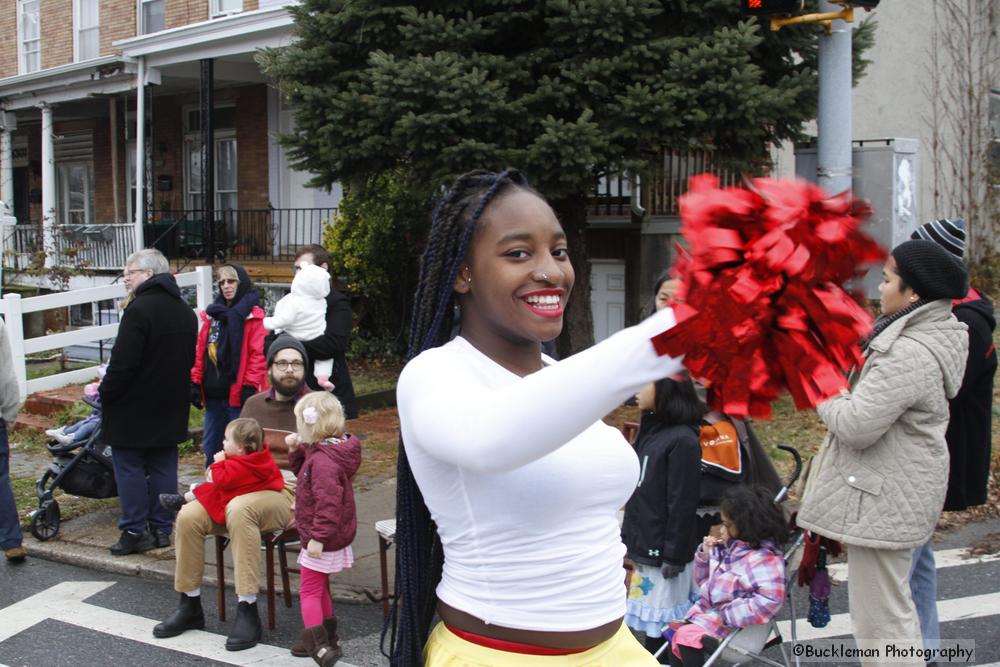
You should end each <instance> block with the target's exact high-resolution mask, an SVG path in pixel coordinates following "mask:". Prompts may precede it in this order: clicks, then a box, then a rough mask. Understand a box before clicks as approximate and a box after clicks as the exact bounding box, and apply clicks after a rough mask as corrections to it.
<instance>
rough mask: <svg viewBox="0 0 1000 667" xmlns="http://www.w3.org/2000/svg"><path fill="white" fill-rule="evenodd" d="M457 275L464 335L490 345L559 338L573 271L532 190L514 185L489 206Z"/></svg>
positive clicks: (556, 227) (546, 209)
mask: <svg viewBox="0 0 1000 667" xmlns="http://www.w3.org/2000/svg"><path fill="white" fill-rule="evenodd" d="M466 259H467V261H466V266H464V267H463V268H462V270H461V271H459V274H458V277H457V278H456V280H455V287H454V288H455V291H456V292H457V293H458V296H459V299H460V303H461V305H462V335H463V336H465V337H466V338H467V339H469V340H470V341H471V342H473V343H474V344H476V345H477V347H480V349H483V350H484V351H487V352H488V351H489V350H490V349H496V348H491V346H493V345H501V346H510V345H511V344H513V345H515V346H521V345H536V346H537V345H539V344H540V343H541V342H543V341H547V340H551V339H553V338H555V337H557V336H558V335H559V333H560V332H561V331H562V325H563V311H564V310H565V308H566V301H567V299H568V298H569V293H570V290H571V289H573V282H574V280H575V277H576V276H575V274H574V273H573V267H572V265H571V264H570V261H569V251H568V248H567V245H566V234H565V233H564V232H563V229H562V227H561V226H560V224H559V221H558V220H557V219H556V216H555V213H554V212H553V211H552V208H551V207H550V206H549V205H548V204H547V203H545V201H543V200H542V199H541V198H539V197H538V196H537V195H534V194H532V193H530V192H527V191H523V190H515V191H513V192H510V193H509V194H506V195H504V196H503V197H501V198H499V199H497V200H494V201H493V202H491V203H490V204H489V206H487V208H486V210H485V211H484V212H483V215H482V218H481V219H480V221H479V226H478V228H477V229H476V231H475V233H474V235H473V238H472V244H471V246H470V249H469V254H468V257H467V258H466Z"/></svg>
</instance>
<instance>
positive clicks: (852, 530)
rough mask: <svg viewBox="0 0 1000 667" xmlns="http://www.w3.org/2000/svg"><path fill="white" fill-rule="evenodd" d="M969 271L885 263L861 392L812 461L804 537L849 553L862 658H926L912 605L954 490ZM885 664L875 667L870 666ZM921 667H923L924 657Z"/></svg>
mask: <svg viewBox="0 0 1000 667" xmlns="http://www.w3.org/2000/svg"><path fill="white" fill-rule="evenodd" d="M967 282H968V276H967V273H966V269H965V267H964V265H962V263H961V262H959V261H957V260H956V259H955V258H954V257H952V256H951V255H950V254H948V252H947V251H945V250H944V249H943V248H941V247H940V246H938V245H937V244H935V243H933V242H931V241H922V240H921V241H907V242H905V243H902V244H900V245H899V246H897V247H896V248H895V249H894V250H893V251H892V255H891V256H890V257H889V259H888V260H887V261H886V264H885V267H884V269H883V272H882V283H881V284H880V286H879V293H880V296H881V300H880V301H881V309H882V315H881V316H880V317H879V318H878V319H877V320H876V321H875V326H874V331H873V333H872V335H871V337H870V338H869V339H868V341H866V343H865V362H864V365H863V366H862V367H861V370H860V371H859V372H857V373H855V374H853V375H852V378H851V384H852V389H851V391H850V393H847V392H844V393H843V394H841V395H840V396H838V397H835V398H832V399H830V400H828V401H826V402H824V403H822V404H820V405H819V406H818V408H817V411H818V413H819V416H820V418H821V419H822V420H823V422H824V423H825V424H826V426H827V428H828V429H829V434H828V435H827V437H826V440H825V441H824V443H823V446H822V447H821V448H820V451H819V453H818V454H817V455H816V458H815V459H814V461H813V462H812V466H811V468H812V469H811V471H810V473H809V477H808V480H807V482H806V487H805V492H804V494H803V498H802V506H801V509H800V510H799V515H798V523H799V526H801V527H802V528H805V529H808V530H811V531H813V532H814V533H818V534H820V535H823V536H825V537H829V538H833V539H836V540H839V541H841V542H844V543H845V544H847V545H848V589H847V592H848V599H849V604H850V612H851V625H852V632H853V634H854V637H855V639H856V640H857V643H858V647H859V648H861V649H877V650H879V651H880V655H881V656H882V657H883V658H884V657H885V644H886V643H895V644H896V645H897V646H904V645H905V646H913V647H915V648H920V647H921V641H920V626H919V623H918V620H917V612H916V608H915V607H914V604H913V600H912V598H911V595H910V588H909V572H910V562H911V558H912V554H913V550H914V548H915V547H918V546H920V545H921V544H923V543H925V542H926V541H927V540H928V539H929V538H930V537H931V534H932V533H933V532H934V526H935V525H936V523H937V519H938V516H939V515H940V513H941V508H942V506H943V504H944V496H945V488H946V485H947V480H948V447H947V444H946V443H945V437H944V436H945V430H946V429H947V427H948V399H949V398H951V397H953V396H954V395H955V394H956V392H957V391H958V388H959V386H960V385H961V383H962V375H963V373H964V371H965V362H966V356H967V354H968V335H967V333H966V326H965V325H964V324H962V323H961V322H959V321H958V320H956V319H955V317H954V315H952V314H951V299H953V298H958V297H961V296H964V295H965V292H966V289H967ZM881 662H882V660H878V659H866V660H864V661H863V664H865V665H869V664H879V663H881ZM906 664H912V665H914V666H915V667H923V665H924V659H923V658H922V657H919V656H917V655H914V657H913V660H912V663H910V662H907V663H906Z"/></svg>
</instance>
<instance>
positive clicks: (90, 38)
mask: <svg viewBox="0 0 1000 667" xmlns="http://www.w3.org/2000/svg"><path fill="white" fill-rule="evenodd" d="M73 5H74V7H73V24H74V25H75V26H76V59H77V60H90V59H91V58H96V57H98V56H99V55H101V45H100V43H99V42H100V34H101V33H100V27H99V25H98V20H97V17H98V9H97V5H98V0H76V2H74V3H73Z"/></svg>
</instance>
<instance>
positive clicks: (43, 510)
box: [31, 500, 59, 542]
mask: <svg viewBox="0 0 1000 667" xmlns="http://www.w3.org/2000/svg"><path fill="white" fill-rule="evenodd" d="M58 532H59V503H57V502H56V501H54V500H47V501H45V502H43V503H42V506H41V507H39V508H38V509H37V510H35V511H34V512H32V513H31V534H32V535H34V536H35V538H36V539H38V540H41V541H42V542H44V541H46V540H51V539H52V538H53V537H55V536H56V534H57V533H58Z"/></svg>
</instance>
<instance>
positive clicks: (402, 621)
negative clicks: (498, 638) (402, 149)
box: [381, 169, 537, 667]
mask: <svg viewBox="0 0 1000 667" xmlns="http://www.w3.org/2000/svg"><path fill="white" fill-rule="evenodd" d="M513 189H518V190H528V191H530V192H534V190H532V189H531V187H530V186H529V185H528V182H527V179H526V178H525V177H524V175H523V174H522V173H521V172H519V171H517V170H514V169H509V170H507V171H503V172H500V173H494V172H488V171H481V170H477V171H470V172H468V173H466V174H463V175H462V176H460V177H459V178H458V179H457V180H456V181H455V183H454V184H453V185H452V186H451V187H450V188H449V189H448V190H447V191H446V192H445V193H444V194H443V195H441V197H440V198H439V199H438V202H437V204H436V206H435V207H434V211H433V213H432V219H431V229H430V234H429V236H428V239H427V247H426V248H425V250H424V254H423V256H422V258H421V261H420V279H419V282H418V283H417V291H416V296H415V298H414V305H413V317H412V319H411V322H410V338H409V342H410V344H409V349H408V351H407V354H406V358H407V360H410V359H412V358H414V357H416V356H417V355H418V354H420V353H421V352H423V351H424V350H427V349H430V348H432V347H437V346H439V345H443V344H444V343H446V342H447V341H448V339H449V338H450V336H451V332H452V328H453V326H454V324H455V321H454V320H455V315H454V310H455V298H454V291H453V288H454V284H455V279H456V277H457V276H458V272H459V271H460V270H461V268H462V265H463V262H464V261H465V257H466V254H467V253H468V251H469V246H470V244H471V241H472V236H473V232H474V231H475V229H476V226H477V224H478V222H479V219H480V218H481V217H482V215H483V211H484V210H485V209H486V207H487V206H488V205H489V204H490V202H491V201H493V200H495V199H496V198H498V197H500V196H502V195H503V194H505V193H507V192H508V191H511V190H513ZM536 194H537V193H536ZM443 564H444V552H443V551H442V549H441V541H440V539H439V538H438V534H437V527H436V526H435V525H434V522H433V520H432V519H431V515H430V511H428V509H427V506H426V505H425V504H424V498H423V495H422V494H421V493H420V489H419V488H418V487H417V483H416V481H415V480H414V479H413V474H412V472H411V471H410V464H409V461H408V460H407V457H406V448H405V446H404V443H403V440H402V437H400V441H399V457H398V459H397V463H396V583H395V600H394V602H393V606H392V611H391V612H390V614H389V617H388V618H387V619H386V624H385V626H384V627H383V628H382V638H381V640H382V647H383V648H382V652H383V654H384V655H387V656H388V657H389V658H390V660H391V663H392V665H394V666H399V667H403V666H410V665H419V664H421V661H422V653H423V648H424V643H425V642H426V640H427V635H428V633H429V632H430V626H431V622H432V620H433V618H434V612H435V607H436V604H437V597H436V595H435V589H436V588H437V584H438V582H439V581H440V579H441V568H442V565H443ZM387 634H389V635H390V644H391V653H390V654H386V653H385V648H384V645H385V638H386V635H387Z"/></svg>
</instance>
